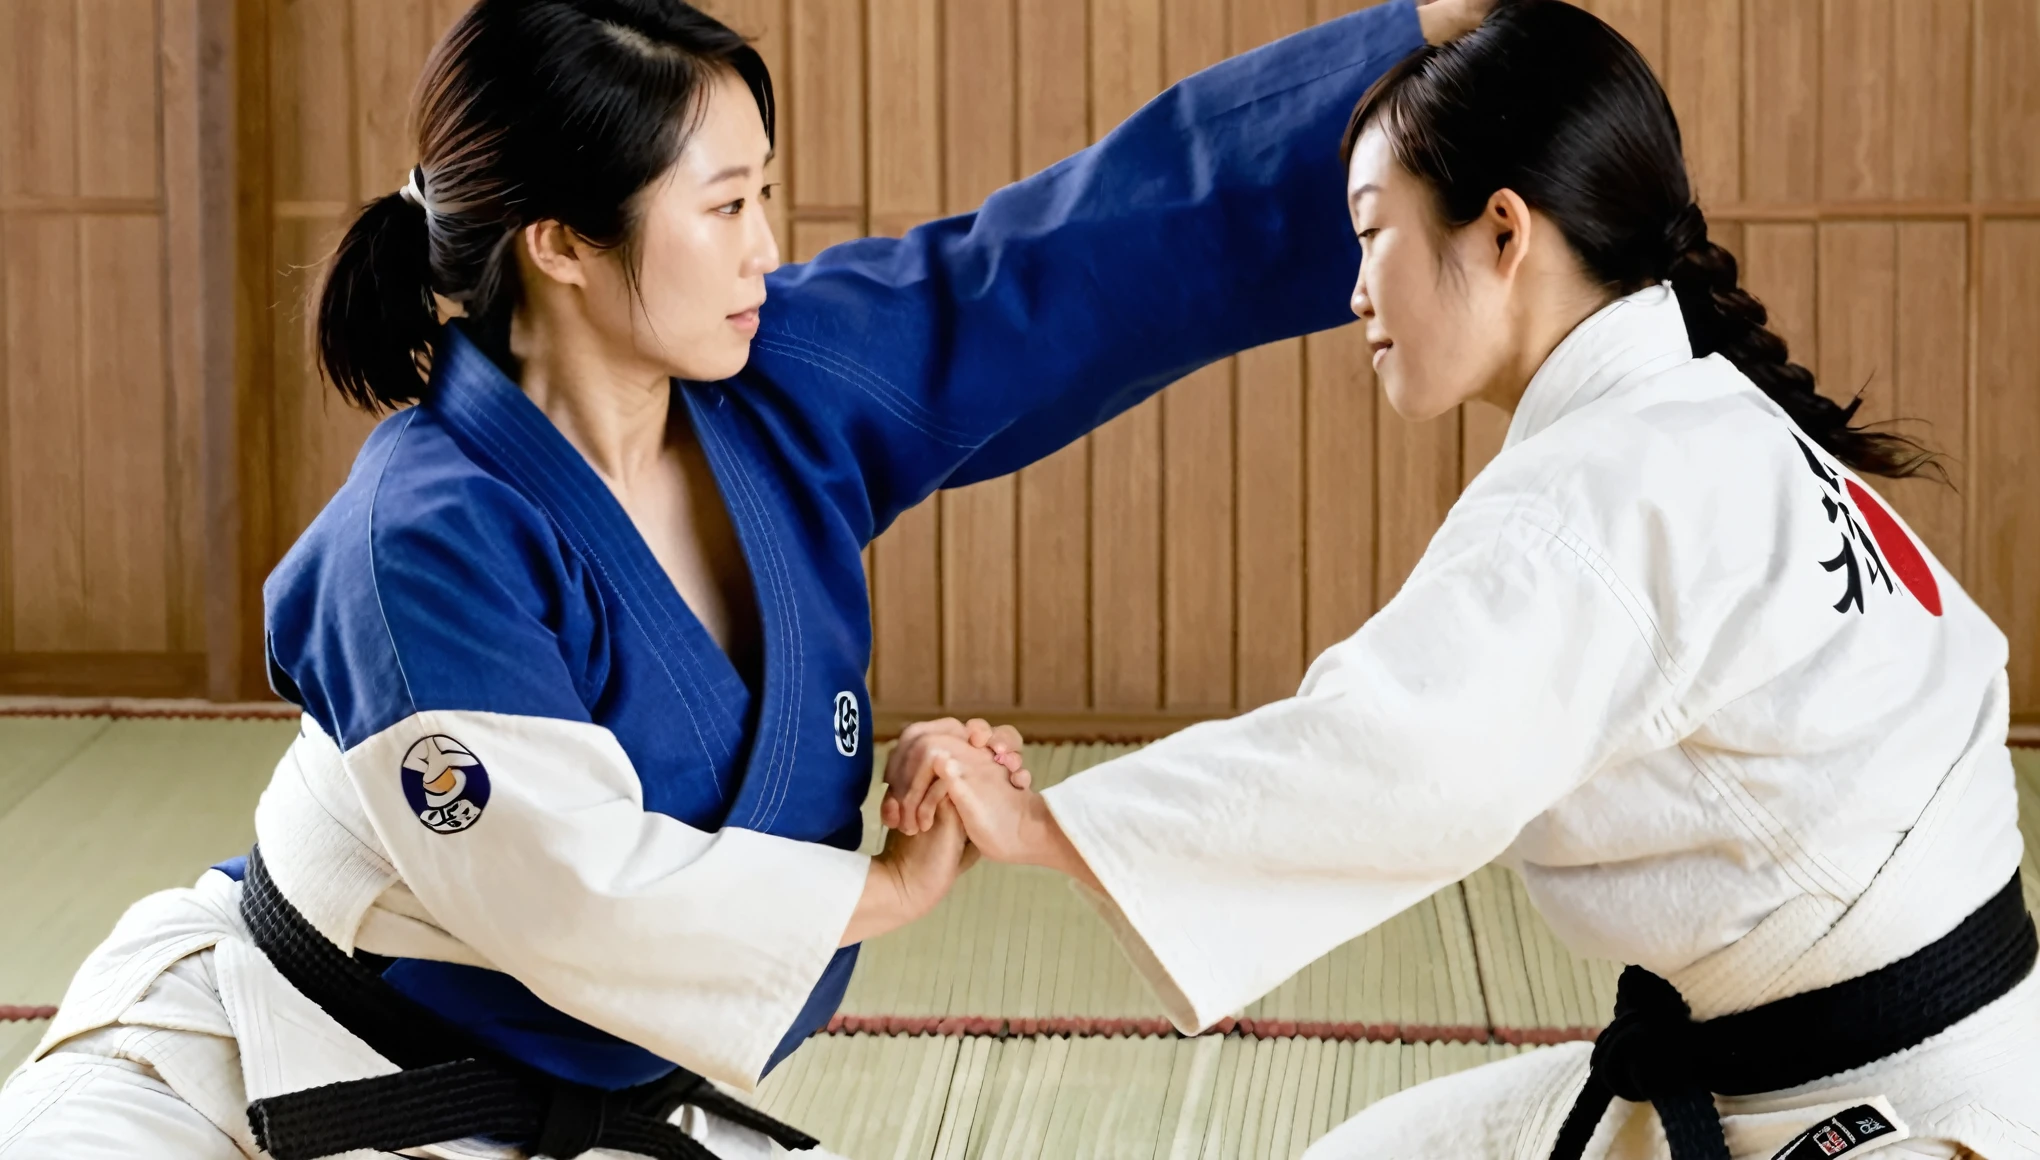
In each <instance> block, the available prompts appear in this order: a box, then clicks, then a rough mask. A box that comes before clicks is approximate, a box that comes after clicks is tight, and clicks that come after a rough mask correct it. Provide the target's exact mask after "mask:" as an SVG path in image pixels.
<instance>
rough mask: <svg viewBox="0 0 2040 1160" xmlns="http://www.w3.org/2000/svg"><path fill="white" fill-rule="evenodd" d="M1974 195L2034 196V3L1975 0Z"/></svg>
mask: <svg viewBox="0 0 2040 1160" xmlns="http://www.w3.org/2000/svg"><path fill="white" fill-rule="evenodd" d="M1976 17H1977V20H1978V22H1979V25H1978V28H1977V36H1976V44H1977V57H1976V64H1977V83H1976V114H1977V126H1976V128H1977V133H1976V146H1975V147H1976V196H1977V197H1978V198H1980V199H1983V200H1999V201H2010V200H2013V199H2015V198H2036V197H2040V149H2035V148H2034V147H2033V142H2035V141H2040V4H2035V3H2033V0H1977V5H1976Z"/></svg>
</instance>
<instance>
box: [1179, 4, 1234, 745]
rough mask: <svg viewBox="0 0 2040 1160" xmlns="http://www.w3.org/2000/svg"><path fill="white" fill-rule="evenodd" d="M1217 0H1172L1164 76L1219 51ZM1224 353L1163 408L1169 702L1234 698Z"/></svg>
mask: <svg viewBox="0 0 2040 1160" xmlns="http://www.w3.org/2000/svg"><path fill="white" fill-rule="evenodd" d="M1226 7H1227V5H1226V3H1225V0H1170V3H1169V4H1168V5H1167V7H1166V9H1165V10H1164V12H1163V18H1164V19H1163V25H1162V59H1163V64H1164V70H1165V75H1166V76H1167V77H1168V79H1169V80H1170V81H1171V82H1174V81H1178V80H1181V79H1182V78H1184V77H1186V76H1189V75H1190V74H1191V73H1194V72H1196V71H1197V70H1198V69H1201V68H1205V67H1207V66H1209V65H1212V64H1215V63H1217V62H1218V61H1221V60H1223V59H1225V55H1226V38H1227V27H1226ZM1236 374H1237V369H1236V362H1235V360H1232V359H1227V360H1225V361H1223V362H1220V363H1217V364H1214V365H1212V366H1209V367H1206V368H1204V369H1203V370H1201V371H1199V372H1197V373H1196V374H1194V375H1191V376H1190V377H1189V378H1187V379H1185V380H1184V381H1182V382H1180V383H1178V384H1176V385H1175V386H1172V387H1170V388H1169V389H1168V391H1166V392H1165V393H1164V394H1163V396H1162V400H1161V407H1162V526H1163V528H1164V529H1165V532H1164V534H1163V537H1162V548H1163V557H1164V558H1163V565H1162V571H1163V576H1162V589H1163V595H1162V631H1163V634H1164V639H1163V642H1162V658H1163V665H1164V669H1165V671H1164V673H1163V682H1162V684H1163V690H1164V692H1163V698H1164V703H1165V704H1166V705H1167V706H1168V707H1169V708H1172V709H1200V710H1227V709H1230V708H1232V706H1233V705H1234V703H1235V702H1234V672H1235V669H1236V662H1235V659H1234V658H1235V652H1234V620H1233V593H1234V567H1235V564H1234V553H1233V543H1234V530H1233V523H1234V508H1233V492H1234V488H1233V473H1234V464H1233V438H1234V428H1233V399H1234V395H1233V392H1234V378H1235V376H1236Z"/></svg>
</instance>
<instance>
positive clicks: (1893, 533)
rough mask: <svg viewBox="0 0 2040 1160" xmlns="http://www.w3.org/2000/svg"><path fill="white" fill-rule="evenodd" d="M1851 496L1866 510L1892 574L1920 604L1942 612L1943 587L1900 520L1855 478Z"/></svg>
mask: <svg viewBox="0 0 2040 1160" xmlns="http://www.w3.org/2000/svg"><path fill="white" fill-rule="evenodd" d="M1845 482H1846V483H1847V484H1848V485H1849V498H1850V499H1852V500H1855V501H1856V510H1857V511H1859V512H1861V513H1863V522H1864V523H1866V524H1869V525H1870V536H1871V538H1872V539H1875V540H1876V541H1877V550H1878V551H1880V552H1882V553H1884V563H1885V564H1886V566H1888V567H1889V568H1890V569H1891V573H1892V575H1894V576H1897V577H1898V578H1899V579H1900V580H1901V581H1903V582H1904V583H1905V588H1906V591H1908V592H1910V593H1912V594H1913V599H1915V600H1918V601H1919V602H1920V607H1922V608H1924V609H1926V610H1927V611H1928V612H1931V613H1933V614H1934V615H1935V616H1939V615H1941V586H1940V585H1938V584H1936V583H1934V570H1933V569H1932V568H1930V567H1928V566H1927V558H1926V557H1925V556H1922V555H1921V554H1920V550H1919V549H1918V548H1917V547H1915V546H1913V541H1912V537H1911V536H1909V535H1906V532H1905V529H1904V528H1902V527H1900V526H1899V524H1898V520H1897V519H1896V518H1894V517H1893V516H1892V514H1891V513H1890V512H1888V511H1885V510H1884V505H1883V504H1881V503H1878V502H1877V497H1876V496H1874V495H1871V494H1870V489H1869V488H1866V487H1863V486H1862V485H1860V484H1858V483H1857V482H1856V481H1855V480H1853V479H1851V480H1846V481H1845Z"/></svg>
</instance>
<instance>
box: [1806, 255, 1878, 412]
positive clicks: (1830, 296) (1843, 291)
mask: <svg viewBox="0 0 2040 1160" xmlns="http://www.w3.org/2000/svg"><path fill="white" fill-rule="evenodd" d="M1819 244H1820V257H1819V260H1818V262H1817V268H1818V270H1819V278H1818V287H1817V294H1818V299H1819V300H1818V303H1817V305H1816V311H1817V317H1818V323H1817V326H1818V330H1819V333H1820V336H1821V346H1822V348H1823V349H1824V350H1825V352H1826V357H1825V358H1823V359H1822V360H1821V364H1820V378H1819V380H1818V383H1819V387H1820V390H1821V392H1822V393H1823V394H1825V395H1827V396H1828V397H1829V398H1831V399H1834V400H1836V401H1838V402H1842V403H1846V402H1848V401H1849V400H1850V399H1853V398H1856V397H1857V395H1858V394H1859V393H1860V394H1861V395H1862V397H1863V406H1862V409H1861V410H1860V411H1858V412H1857V416H1858V421H1859V422H1863V423H1877V422H1884V421H1888V420H1890V419H1891V418H1893V417H1894V416H1895V415H1896V414H1897V411H1896V406H1897V402H1898V399H1897V393H1896V391H1895V390H1894V379H1895V370H1894V368H1895V367H1896V365H1897V345H1896V343H1895V341H1894V337H1895V335H1896V334H1897V332H1898V319H1897V318H1896V316H1895V312H1896V311H1897V309H1898V230H1897V229H1896V228H1895V227H1894V226H1893V225H1892V224H1891V223H1889V222H1827V223H1824V224H1822V225H1821V226H1820V227H1819Z"/></svg>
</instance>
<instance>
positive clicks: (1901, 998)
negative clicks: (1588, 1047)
mask: <svg viewBox="0 0 2040 1160" xmlns="http://www.w3.org/2000/svg"><path fill="white" fill-rule="evenodd" d="M2036 954H2040V939H2036V937H2035V934H2034V929H2033V916H2032V915H2030V914H2028V913H2027V912H2026V901H2025V898H2024V896H2023V894H2022V892H2021V891H2020V889H2019V875H2018V874H2017V872H2014V873H2013V874H2012V880H2011V881H2010V882H2009V883H2007V884H2006V885H2005V888H2004V889H2003V890H2000V891H1999V892H1998V894H1997V897H1995V898H1993V899H1991V900H1990V901H1989V902H1986V903H1984V904H1983V905H1982V906H1981V907H1979V908H1978V909H1977V911H1976V913H1974V914H1972V915H1970V916H1969V917H1968V918H1965V919H1963V920H1962V924H1961V925H1960V926H1957V927H1956V928H1955V929H1954V930H1951V931H1949V932H1948V933H1947V934H1946V935H1944V936H1943V937H1941V938H1940V939H1938V940H1936V941H1934V942H1932V943H1929V944H1928V945H1927V946H1925V947H1922V948H1921V949H1919V950H1917V951H1914V952H1913V953H1912V954H1910V955H1907V956H1906V957H1904V958H1902V959H1900V960H1898V961H1897V962H1895V963H1892V964H1890V965H1889V966H1884V967H1879V968H1878V969H1877V970H1874V971H1871V972H1870V973H1869V974H1867V975H1860V976H1858V977H1856V978H1853V979H1849V980H1847V981H1845V982H1841V983H1836V984H1835V985H1834V986H1832V987H1823V988H1821V989H1820V990H1818V991H1808V992H1806V993H1804V994H1801V995H1793V996H1791V997H1789V998H1785V999H1780V1000H1778V1001H1777V1002H1775V1003H1766V1004H1764V1005H1763V1006H1761V1007H1756V1008H1752V1009H1751V1010H1748V1011H1741V1012H1738V1013H1736V1014H1734V1015H1724V1016H1722V1017H1721V1018H1719V1019H1709V1020H1707V1021H1705V1022H1701V1023H1695V1022H1693V1020H1692V1018H1691V1012H1690V1011H1689V1010H1688V1009H1687V1007H1686V1001H1685V999H1683V998H1681V997H1680V995H1679V992H1678V990H1677V989H1676V988H1674V987H1673V986H1672V985H1671V984H1670V983H1668V982H1666V981H1665V980H1663V979H1661V978H1659V977H1658V976H1656V975H1653V974H1651V973H1650V972H1649V971H1646V970H1644V969H1643V968H1642V967H1630V968H1628V969H1627V970H1625V971H1623V972H1622V981H1621V984H1620V985H1619V987H1618V988H1617V989H1616V993H1615V1021H1614V1022H1613V1023H1610V1024H1609V1025H1608V1028H1607V1030H1605V1031H1603V1032H1601V1035H1600V1037H1599V1038H1598V1039H1596V1040H1595V1041H1594V1056H1593V1063H1592V1072H1591V1074H1590V1075H1589V1076H1588V1078H1587V1086H1586V1089H1585V1090H1584V1091H1582V1092H1580V1096H1579V1099H1578V1100H1577V1101H1575V1102H1574V1104H1573V1107H1572V1112H1571V1114H1569V1115H1567V1116H1566V1119H1565V1126H1564V1127H1563V1128H1561V1129H1560V1130H1559V1133H1558V1145H1557V1146H1556V1147H1554V1148H1553V1149H1552V1150H1551V1157H1552V1160H1579V1158H1580V1157H1581V1156H1582V1155H1583V1154H1584V1153H1585V1152H1586V1147H1587V1141H1588V1140H1589V1139H1591V1138H1592V1137H1593V1134H1594V1129H1595V1127H1597V1126H1598V1125H1599V1124H1600V1122H1601V1117H1602V1115H1603V1114H1605V1113H1606V1112H1607V1110H1608V1103H1609V1101H1610V1100H1611V1099H1613V1098H1614V1097H1616V1096H1620V1097H1622V1098H1623V1099H1625V1100H1630V1101H1632V1102H1635V1103H1643V1102H1645V1101H1648V1102H1650V1103H1652V1104H1654V1105H1656V1107H1657V1112H1658V1119H1659V1120H1660V1121H1662V1122H1663V1124H1664V1129H1665V1139H1666V1142H1667V1143H1669V1144H1670V1146H1671V1153H1672V1160H1729V1156H1728V1143H1727V1141H1726V1140H1725V1139H1724V1138H1723V1136H1722V1132H1721V1117H1720V1116H1719V1115H1718V1114H1717V1113H1716V1111H1715V1107H1714V1096H1715V1095H1716V1094H1720V1095H1731V1096H1736V1095H1753V1094H1755V1093H1758V1092H1773V1091H1781V1090H1783V1089H1785V1088H1792V1087H1798V1086H1799V1085H1801V1084H1806V1083H1812V1082H1813V1081H1814V1080H1817V1079H1821V1078H1824V1077H1826V1076H1830V1075H1835V1074H1838V1073H1840V1072H1844V1071H1848V1070H1850V1069H1851V1068H1857V1067H1861V1066H1863V1065H1864V1064H1866V1063H1871V1062H1873V1061H1875V1060H1879V1059H1883V1058H1884V1057H1885V1056H1887V1055H1892V1054H1894V1053H1896V1052H1900V1051H1904V1050H1905V1049H1906V1048H1908V1047H1912V1046H1914V1045H1915V1044H1918V1043H1920V1042H1921V1041H1923V1040H1925V1039H1927V1038H1928V1037H1930V1036H1933V1035H1936V1034H1938V1033H1940V1032H1942V1031H1945V1030H1947V1029H1948V1028H1949V1027H1952V1026H1954V1025H1955V1024H1956V1023H1959V1022H1961V1021H1962V1020H1963V1019H1966V1018H1968V1017H1969V1016H1970V1015H1973V1014H1975V1013H1976V1012H1977V1011H1979V1010H1981V1009H1983V1008H1984V1007H1985V1006H1986V1005H1988V1004H1989V1003H1991V1002H1992V1001H1993V1000H1995V999H1997V998H1999V997H2001V996H2003V995H2004V994H2005V993H2006V992H2008V991H2010V990H2011V989H2012V988H2013V987H2016V986H2018V985H2019V983H2020V981H2021V980H2023V979H2025V977H2026V975H2027V974H2028V973H2029V972H2030V971H2032V969H2033V962H2034V958H2035V955H2036Z"/></svg>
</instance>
